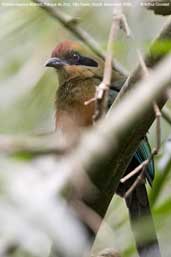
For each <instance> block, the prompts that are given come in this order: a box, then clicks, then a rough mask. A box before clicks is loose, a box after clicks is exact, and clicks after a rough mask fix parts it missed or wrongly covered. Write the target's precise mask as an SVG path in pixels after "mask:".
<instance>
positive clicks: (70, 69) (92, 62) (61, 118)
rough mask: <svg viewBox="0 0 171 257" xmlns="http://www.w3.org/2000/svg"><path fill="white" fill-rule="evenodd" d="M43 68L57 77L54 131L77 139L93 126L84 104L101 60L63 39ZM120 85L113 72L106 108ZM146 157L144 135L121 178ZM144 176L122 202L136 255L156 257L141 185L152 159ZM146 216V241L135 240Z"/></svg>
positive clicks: (122, 189)
mask: <svg viewBox="0 0 171 257" xmlns="http://www.w3.org/2000/svg"><path fill="white" fill-rule="evenodd" d="M45 66H46V67H52V68H54V69H55V70H56V72H57V75H58V89H57V92H56V100H55V109H56V114H55V120H56V122H55V124H56V130H57V131H60V133H62V135H64V136H65V137H66V138H67V139H68V140H71V139H72V140H74V139H77V138H78V136H79V135H80V134H81V133H82V131H83V130H84V129H87V128H89V127H91V126H93V124H94V120H93V115H94V113H95V109H96V105H95V102H94V101H91V103H90V104H88V105H85V102H86V101H89V100H90V99H93V98H94V96H95V93H96V88H97V87H98V86H99V84H100V82H101V81H102V79H103V70H104V60H103V59H102V58H100V57H98V56H97V55H95V54H94V53H93V52H92V51H91V50H90V49H89V48H87V47H85V46H84V45H82V44H81V43H80V42H77V41H71V40H64V41H62V42H60V43H58V44H57V46H56V47H55V48H54V50H53V51H52V53H51V56H50V58H49V59H48V60H47V61H46V63H45ZM124 82H125V77H123V75H122V74H120V73H119V72H118V71H116V70H115V69H113V70H112V74H111V85H110V90H109V98H108V108H110V106H111V105H112V103H113V102H114V100H115V98H116V96H117V94H118V93H119V91H120V90H121V88H122V85H123V84H124ZM150 156H151V147H150V144H149V142H148V139H147V137H146V136H145V137H144V138H143V139H142V141H141V143H140V145H139V146H138V148H137V150H136V151H135V153H134V156H133V157H132V160H131V162H130V164H129V166H128V168H127V170H126V172H125V174H124V175H126V174H128V173H130V172H131V171H132V170H134V169H135V168H136V167H138V166H139V165H140V164H141V163H142V162H143V161H145V160H147V159H148V158H149V157H150ZM144 174H145V178H144V180H142V182H141V183H139V184H138V185H137V186H136V187H135V189H134V190H133V191H132V192H131V194H130V195H129V196H128V197H127V198H126V199H125V201H126V205H127V208H128V212H129V217H130V223H131V226H132V230H133V233H134V237H135V241H136V247H137V251H138V253H139V256H140V257H150V256H151V257H152V256H155V257H160V256H161V254H160V248H159V243H158V239H157V235H156V232H155V227H154V224H153V218H152V214H151V209H150V205H149V201H148V195H147V191H146V185H145V183H146V181H148V182H149V184H150V185H152V182H153V179H154V175H155V169H154V161H153V159H152V158H151V159H150V161H149V163H148V165H147V166H146V167H145V173H144ZM136 178H137V176H133V177H132V178H131V179H129V180H128V181H126V182H125V183H120V184H119V186H118V189H117V192H116V193H117V194H118V195H119V196H121V197H123V196H124V195H125V193H126V192H127V190H128V189H129V188H130V186H131V185H132V184H133V183H134V181H135V179H136ZM146 216H147V217H148V229H149V231H150V238H148V240H146V239H145V238H143V237H142V238H141V236H140V238H139V236H138V235H137V229H136V221H137V220H139V219H140V218H143V217H146Z"/></svg>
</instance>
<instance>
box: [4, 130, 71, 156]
mask: <svg viewBox="0 0 171 257" xmlns="http://www.w3.org/2000/svg"><path fill="white" fill-rule="evenodd" d="M70 147H71V146H68V144H67V143H66V142H65V141H64V140H63V139H62V138H61V136H60V137H59V136H58V135H57V134H55V133H53V134H52V135H49V136H46V137H45V136H39V137H38V136H36V137H35V136H34V137H33V136H23V137H21V136H20V137H19V136H9V135H0V153H1V152H2V153H3V154H4V153H5V154H20V153H21V154H25V153H26V154H30V155H32V156H33V157H35V156H38V155H47V154H58V155H63V154H64V153H66V152H67V151H69V149H70Z"/></svg>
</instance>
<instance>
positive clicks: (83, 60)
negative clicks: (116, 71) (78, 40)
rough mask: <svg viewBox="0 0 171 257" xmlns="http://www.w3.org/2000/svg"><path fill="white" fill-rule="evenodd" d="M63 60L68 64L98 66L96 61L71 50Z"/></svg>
mask: <svg viewBox="0 0 171 257" xmlns="http://www.w3.org/2000/svg"><path fill="white" fill-rule="evenodd" d="M65 60H67V63H68V64H69V65H83V66H89V67H98V63H97V62H96V61H94V60H93V59H91V58H89V57H86V56H82V55H80V54H79V53H78V52H71V53H69V54H68V55H67V56H65Z"/></svg>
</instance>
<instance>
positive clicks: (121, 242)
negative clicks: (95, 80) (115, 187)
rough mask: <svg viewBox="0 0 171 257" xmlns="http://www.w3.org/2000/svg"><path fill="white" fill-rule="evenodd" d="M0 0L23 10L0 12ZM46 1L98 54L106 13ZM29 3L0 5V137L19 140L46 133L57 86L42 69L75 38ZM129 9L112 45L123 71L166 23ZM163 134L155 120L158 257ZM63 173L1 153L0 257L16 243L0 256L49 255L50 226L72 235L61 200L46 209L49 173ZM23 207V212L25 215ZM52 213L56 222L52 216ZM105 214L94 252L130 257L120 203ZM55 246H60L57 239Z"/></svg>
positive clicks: (165, 159) (163, 236)
mask: <svg viewBox="0 0 171 257" xmlns="http://www.w3.org/2000/svg"><path fill="white" fill-rule="evenodd" d="M7 2H8V3H12V4H14V3H19V2H20V3H25V4H26V5H25V6H23V5H21V6H14V5H11V6H7V5H5V4H7ZM52 2H54V3H57V2H58V3H59V2H61V5H62V6H61V7H59V8H60V10H61V12H63V13H65V14H66V15H69V16H72V17H76V18H78V19H79V24H80V26H81V27H82V28H84V29H85V31H87V32H88V33H89V34H90V35H91V36H92V37H93V38H94V39H95V40H96V41H97V42H98V43H99V44H100V45H101V47H102V48H103V49H105V48H106V44H107V39H108V33H109V29H110V24H111V18H112V8H111V7H93V6H87V7H83V6H81V5H78V6H77V7H71V6H69V7H67V6H65V5H67V3H68V4H69V3H72V2H74V1H72V0H71V1H67V0H65V1H52ZM79 2H82V3H83V2H85V1H79ZM87 2H90V1H86V3H87ZM96 2H98V1H96ZM29 3H32V2H31V1H24V0H22V1H14V0H13V1H9V0H8V1H5V0H4V1H3V0H0V19H1V22H0V135H6V136H8V135H9V136H11V135H12V136H14V135H16V136H24V135H36V134H40V133H49V132H53V131H54V99H55V93H56V90H57V87H58V85H57V79H56V73H55V72H54V71H53V70H51V69H46V68H45V67H44V63H45V61H46V60H47V59H48V57H49V56H50V54H51V51H52V49H53V48H54V47H55V46H56V44H57V43H59V42H61V41H62V40H64V39H74V40H77V39H76V38H74V36H73V35H72V33H70V32H69V31H67V30H66V29H65V28H64V27H63V26H62V25H61V24H60V23H59V22H58V21H57V20H55V19H54V18H52V17H50V15H48V14H47V13H46V12H44V11H43V10H42V9H41V8H39V7H38V6H29ZM132 3H133V5H132V6H131V7H126V8H125V9H124V11H125V14H126V16H127V18H128V22H129V25H130V27H131V29H132V31H133V33H134V35H135V41H134V42H133V40H132V39H130V38H127V37H126V35H125V34H124V33H123V32H122V31H121V32H120V34H119V38H118V39H117V42H116V44H115V46H114V56H115V58H116V59H117V60H118V61H119V62H120V63H121V64H122V65H123V66H124V67H125V68H126V69H127V70H128V71H129V72H130V71H132V70H133V69H134V68H135V67H136V65H137V63H138V58H137V54H136V51H135V47H136V46H138V47H139V48H140V49H141V51H142V52H143V53H144V52H145V51H146V50H147V49H148V46H149V44H150V42H151V40H152V39H153V38H154V37H155V36H156V35H157V34H158V32H159V31H160V29H161V28H162V25H163V24H164V23H165V22H166V20H167V18H166V17H161V16H156V15H154V14H153V12H152V11H148V10H146V9H144V8H142V7H140V6H139V5H138V4H137V2H135V1H132ZM27 4H28V5H27ZM170 108H171V104H170V103H169V102H168V104H167V106H166V107H165V110H166V111H167V112H170ZM170 131H171V130H170V125H168V123H166V122H165V121H164V120H163V119H162V147H161V150H160V153H159V155H158V156H157V157H156V158H155V167H156V178H157V179H156V182H155V184H154V186H153V187H154V191H155V190H156V189H158V191H157V192H158V193H157V196H155V197H154V194H152V193H151V190H150V188H149V195H150V197H151V198H150V199H151V204H152V208H153V214H154V220H155V225H156V229H157V233H158V237H159V242H160V246H161V251H162V253H163V256H165V257H166V256H167V257H169V256H170V253H171V245H170V242H171V232H170V225H171V202H170V201H171V199H170V194H171V185H170V182H171V175H170V169H171V163H170V162H171V161H170V156H171V142H170V141H169V140H168V139H169V138H170ZM155 138H156V135H155V124H153V126H152V128H151V129H150V131H149V140H150V143H151V145H152V147H153V146H154V145H155ZM0 139H1V136H0ZM0 146H2V142H0ZM63 169H65V164H64V163H63V162H62V161H58V160H57V158H55V157H53V156H48V157H47V156H44V157H38V158H31V157H30V156H26V155H22V154H21V155H17V156H15V155H9V154H4V153H3V151H1V154H0V184H1V186H0V194H1V195H0V228H1V229H0V254H1V252H2V254H4V253H3V251H5V250H2V249H8V248H6V246H7V245H9V244H12V246H13V242H14V246H15V245H16V244H17V245H19V246H20V249H18V250H17V252H16V251H14V252H13V251H12V252H10V253H8V255H9V254H13V255H14V256H17V257H18V256H42V257H43V256H49V251H50V250H49V249H50V245H51V243H50V242H51V239H53V240H56V238H59V237H60V236H61V234H60V233H59V234H60V235H59V234H56V229H57V228H58V229H59V231H61V230H62V231H63V235H62V236H63V238H66V235H67V234H68V231H70V230H71V231H72V233H73V235H74V233H79V232H80V227H79V226H78V231H75V230H74V229H73V228H72V227H73V225H71V222H69V219H70V218H68V217H65V215H64V211H63V210H62V209H61V208H64V207H61V206H63V203H62V205H60V203H61V199H58V200H59V202H58V204H59V206H60V207H59V206H58V204H56V202H55V204H54V199H53V197H54V195H55V182H59V178H58V172H56V171H58V170H59V173H61V171H62V170H63ZM54 171H55V174H56V175H54ZM161 177H162V178H163V184H162V186H161V187H160V185H159V184H158V181H159V179H160V178H161ZM40 191H41V193H40ZM155 192H156V191H155ZM33 199H34V201H33ZM49 199H50V200H49ZM45 206H46V210H49V211H48V212H47V213H46V212H45V210H44V208H45ZM58 207H59V208H58ZM27 208H28V210H29V214H28V212H26V210H27ZM59 210H60V211H59ZM59 213H61V214H60V215H61V216H60V217H56V216H58V214H59ZM42 214H43V215H44V216H43V215H42ZM55 215H56V216H55ZM40 216H41V218H40V219H39V218H38V217H40ZM53 216H54V217H56V219H57V220H59V224H58V226H59V227H57V228H56V227H55V226H57V223H58V222H52V223H53V224H51V227H47V226H46V225H47V224H49V223H48V220H49V219H50V220H51V219H52V217H53ZM107 216H108V217H107V220H108V222H109V224H110V225H106V224H104V226H103V228H102V230H103V233H102V234H103V236H102V235H101V237H100V236H99V240H98V243H97V250H99V249H100V248H103V246H104V247H106V246H113V245H114V246H115V248H116V249H118V251H120V252H121V253H122V254H123V256H124V257H129V256H130V257H131V256H136V253H135V245H134V243H133V242H134V240H133V236H132V233H131V230H130V227H129V220H128V214H127V209H126V207H125V204H124V202H123V200H122V199H120V198H118V197H115V199H114V201H113V203H112V206H111V208H110V211H109V212H108V215H107ZM64 217H65V220H66V224H67V222H68V224H70V225H68V228H66V226H65V228H64V227H63V224H62V220H63V219H62V218H64ZM74 222H76V221H75V218H74V217H73V221H72V224H74ZM76 223H77V222H76ZM77 225H78V224H77ZM60 226H61V227H60ZM55 228H56V229H55ZM112 228H113V230H112ZM107 235H108V236H107ZM67 238H68V237H67ZM61 240H62V239H61ZM63 240H64V239H63ZM70 240H71V242H70ZM11 242H12V243H11ZM66 242H67V244H68V246H67V247H68V249H70V250H71V248H73V249H72V251H71V252H72V254H73V256H74V255H75V252H74V251H76V250H75V249H74V247H76V245H77V246H78V242H77V241H76V240H75V241H74V236H73V237H72V238H68V240H66ZM66 242H65V243H66ZM81 242H82V243H81ZM58 243H59V244H60V247H63V245H64V242H63V241H61V242H58ZM79 243H80V249H84V248H85V249H87V248H86V247H87V241H86V238H80V240H79ZM81 244H82V245H81ZM14 248H15V247H14ZM61 249H62V248H61ZM8 250H9V249H8ZM12 250H13V248H12ZM79 251H81V250H79ZM85 252H86V251H85ZM8 255H7V256H8ZM0 256H1V255H0ZM2 256H5V255H2ZM66 256H67V254H66Z"/></svg>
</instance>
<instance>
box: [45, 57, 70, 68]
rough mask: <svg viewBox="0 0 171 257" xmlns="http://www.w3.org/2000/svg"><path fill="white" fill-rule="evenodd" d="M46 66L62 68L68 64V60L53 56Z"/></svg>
mask: <svg viewBox="0 0 171 257" xmlns="http://www.w3.org/2000/svg"><path fill="white" fill-rule="evenodd" d="M44 65H45V66H46V67H53V68H60V67H62V66H64V65H66V62H65V61H64V60H61V59H60V58H58V57H51V58H50V59H48V60H47V61H46V62H45V64H44Z"/></svg>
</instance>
